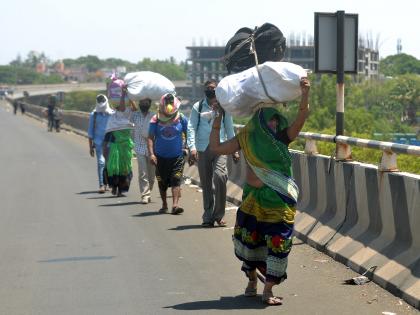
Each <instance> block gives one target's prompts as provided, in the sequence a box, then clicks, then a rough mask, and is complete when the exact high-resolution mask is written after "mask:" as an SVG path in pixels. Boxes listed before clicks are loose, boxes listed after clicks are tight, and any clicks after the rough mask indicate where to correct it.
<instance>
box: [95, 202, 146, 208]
mask: <svg viewBox="0 0 420 315" xmlns="http://www.w3.org/2000/svg"><path fill="white" fill-rule="evenodd" d="M140 204H141V203H140V202H138V201H129V202H117V203H108V204H105V205H99V207H120V206H132V205H140Z"/></svg>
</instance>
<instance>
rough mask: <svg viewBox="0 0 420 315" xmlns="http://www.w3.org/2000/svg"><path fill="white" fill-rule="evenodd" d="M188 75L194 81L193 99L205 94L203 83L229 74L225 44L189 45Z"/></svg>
mask: <svg viewBox="0 0 420 315" xmlns="http://www.w3.org/2000/svg"><path fill="white" fill-rule="evenodd" d="M187 50H188V57H187V60H186V62H187V67H188V70H187V71H188V76H189V79H191V82H192V100H198V99H199V98H201V97H202V95H203V84H204V82H206V81H207V80H208V79H216V80H218V81H220V80H221V79H222V78H223V77H224V76H226V75H227V71H226V67H225V65H224V63H223V60H222V58H223V56H224V54H225V47H224V46H189V47H187Z"/></svg>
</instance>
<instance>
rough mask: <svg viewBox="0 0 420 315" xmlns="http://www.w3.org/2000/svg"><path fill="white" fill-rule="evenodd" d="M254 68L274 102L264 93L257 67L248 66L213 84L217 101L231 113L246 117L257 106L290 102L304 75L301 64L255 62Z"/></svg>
mask: <svg viewBox="0 0 420 315" xmlns="http://www.w3.org/2000/svg"><path fill="white" fill-rule="evenodd" d="M258 69H259V70H260V73H261V76H262V78H263V80H264V83H265V86H266V88H267V92H268V94H269V95H270V96H271V97H272V98H274V99H275V102H274V101H272V100H271V99H270V98H269V97H268V96H267V94H266V93H265V91H264V87H263V85H262V83H261V81H260V78H259V76H258V72H257V69H256V68H255V67H252V68H250V69H247V70H245V71H242V72H239V73H236V74H232V75H229V76H227V77H224V78H223V79H222V80H221V81H220V83H219V84H218V85H217V88H216V97H217V100H218V101H219V103H220V105H221V106H222V107H223V108H224V109H225V110H227V111H228V112H230V113H231V114H232V115H234V116H249V115H252V113H253V111H254V110H255V109H256V108H258V107H259V106H267V104H273V105H274V104H278V103H283V102H288V101H292V100H294V99H296V98H297V97H299V96H300V95H301V93H302V92H301V89H300V79H301V78H303V77H306V76H307V72H306V71H305V69H303V68H302V67H301V66H298V65H296V64H293V63H289V62H272V61H268V62H265V63H263V64H261V65H258Z"/></svg>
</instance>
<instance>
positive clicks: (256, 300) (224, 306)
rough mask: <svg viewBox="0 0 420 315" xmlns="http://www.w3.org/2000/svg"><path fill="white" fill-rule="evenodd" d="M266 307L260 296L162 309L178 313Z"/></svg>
mask: <svg viewBox="0 0 420 315" xmlns="http://www.w3.org/2000/svg"><path fill="white" fill-rule="evenodd" d="M266 307H267V305H265V304H263V303H262V302H261V296H260V295H258V296H256V297H245V296H243V295H238V296H222V297H220V299H219V300H209V301H195V302H187V303H182V304H176V305H172V306H165V307H164V308H172V309H175V310H179V311H199V310H262V309H265V308H266Z"/></svg>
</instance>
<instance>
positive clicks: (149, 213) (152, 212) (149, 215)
mask: <svg viewBox="0 0 420 315" xmlns="http://www.w3.org/2000/svg"><path fill="white" fill-rule="evenodd" d="M154 215H163V214H162V213H159V212H157V211H148V212H140V213H137V214H133V215H132V217H137V218H142V217H151V216H154Z"/></svg>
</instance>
